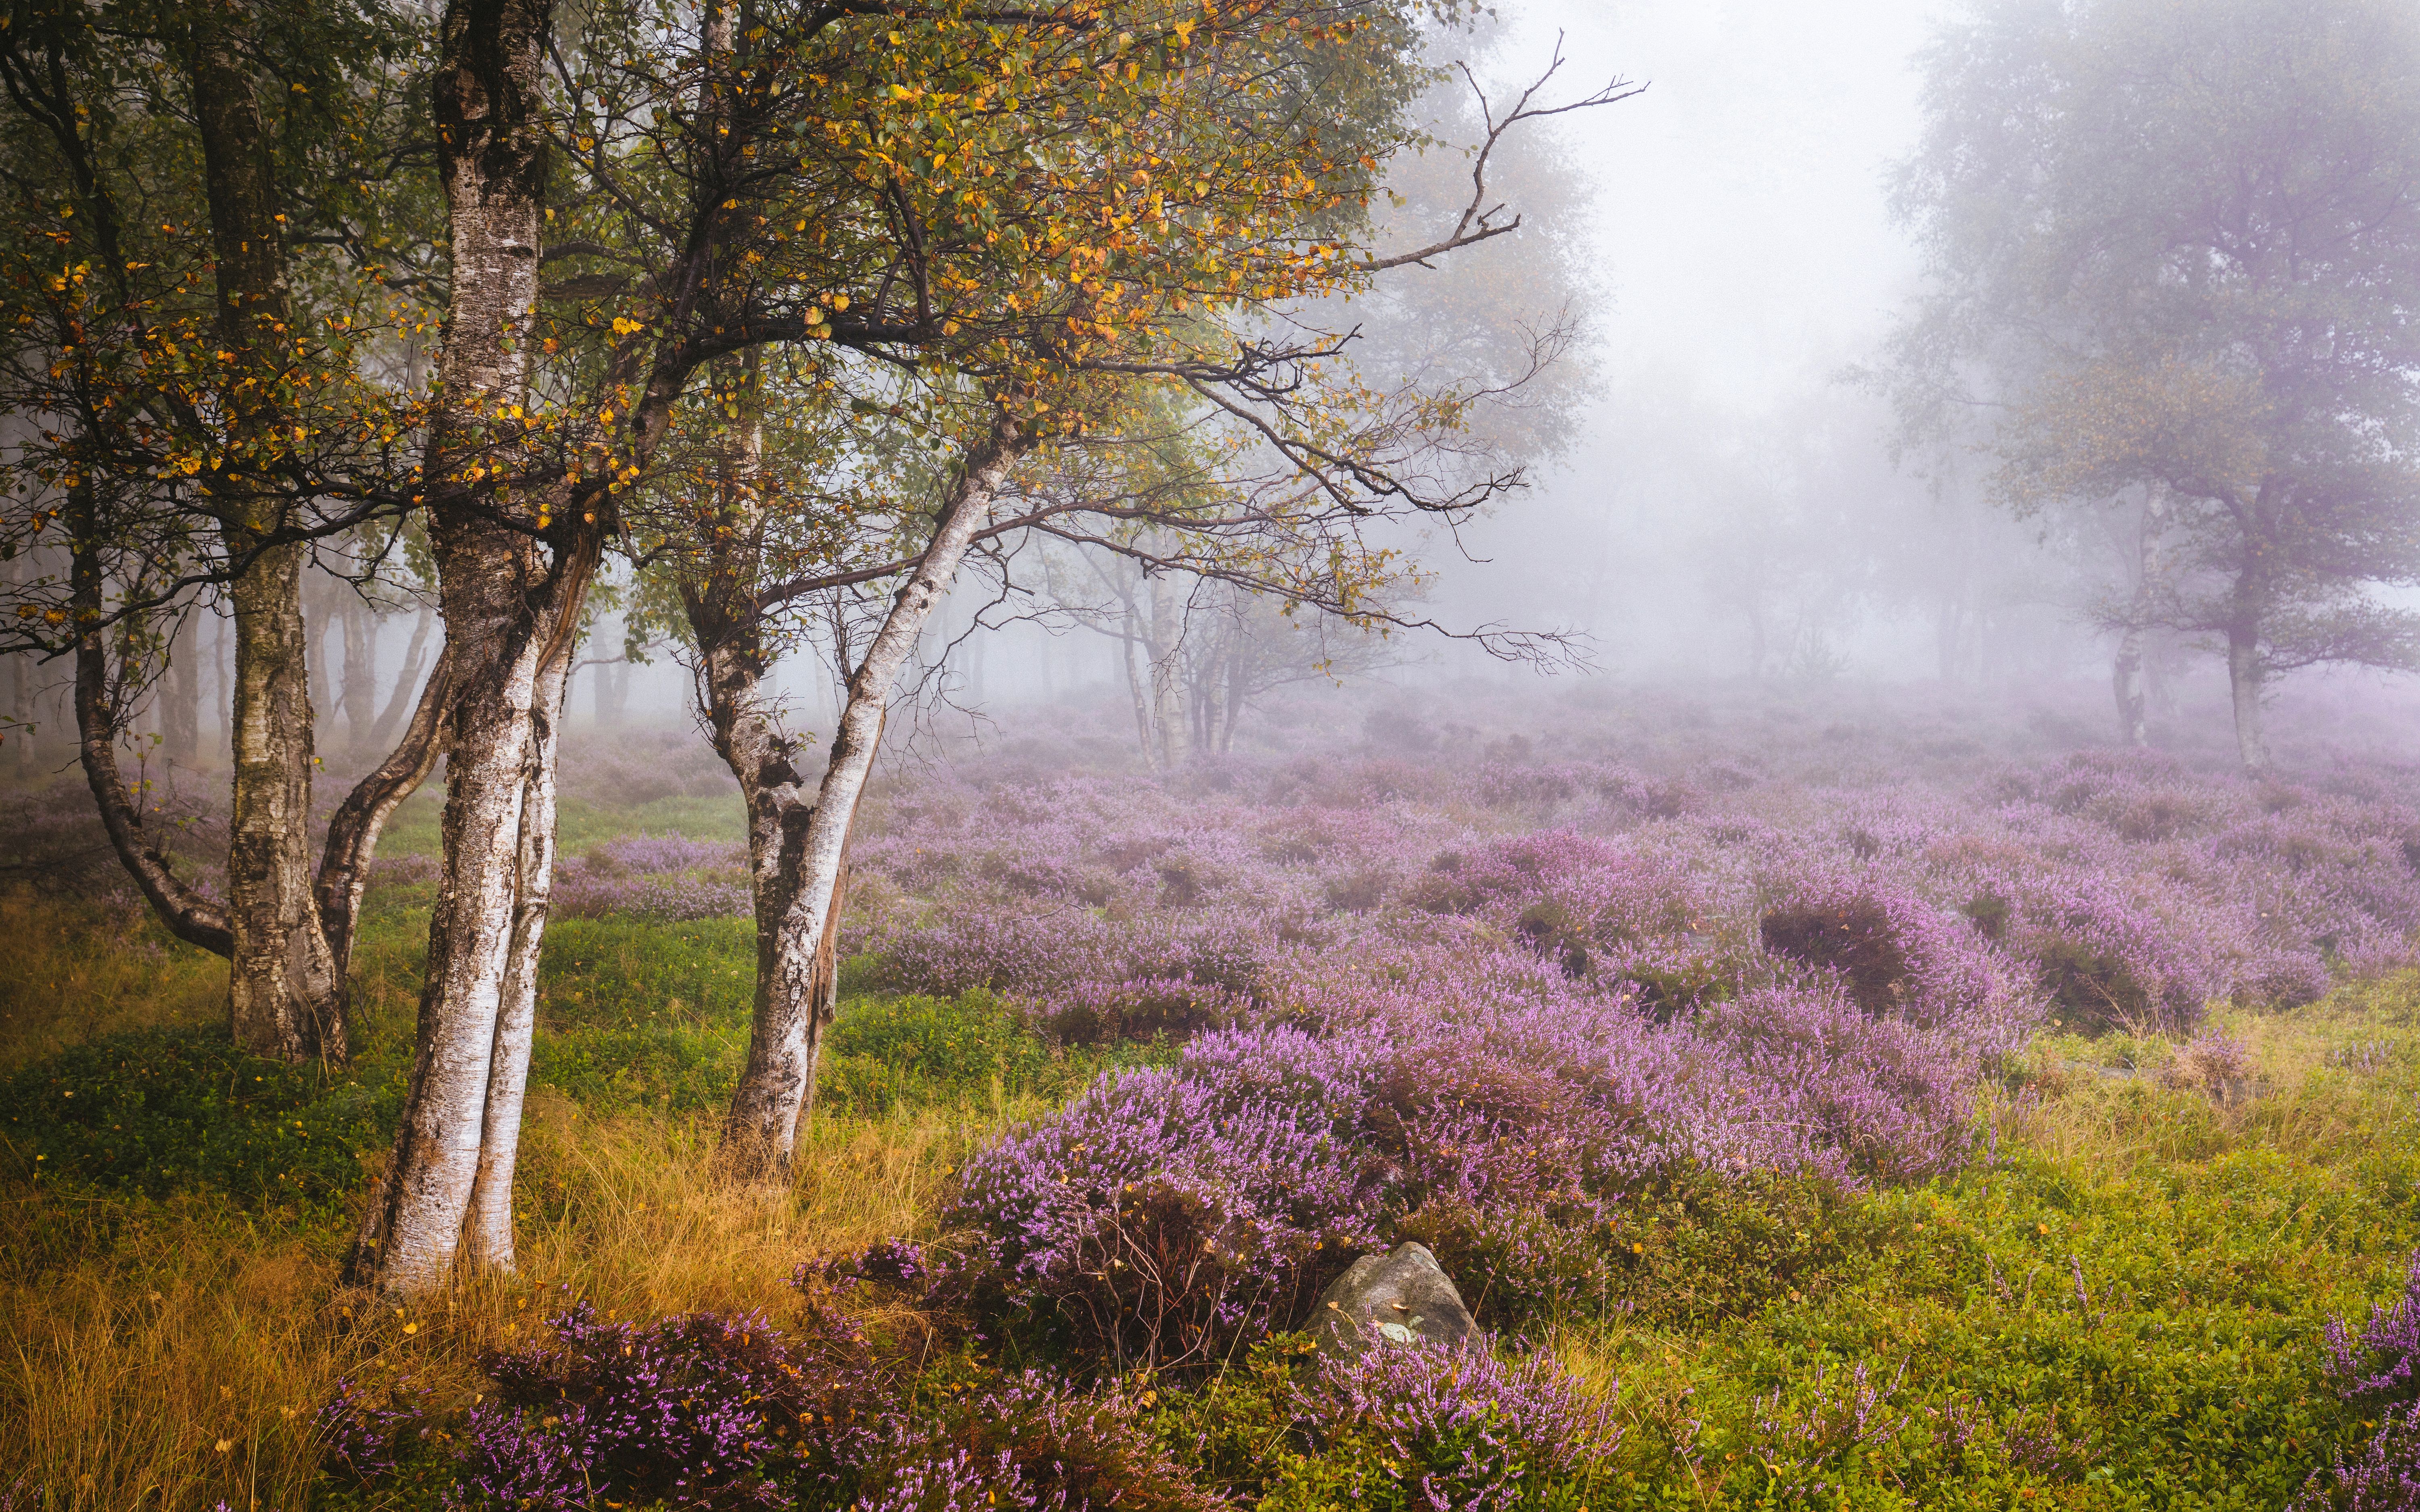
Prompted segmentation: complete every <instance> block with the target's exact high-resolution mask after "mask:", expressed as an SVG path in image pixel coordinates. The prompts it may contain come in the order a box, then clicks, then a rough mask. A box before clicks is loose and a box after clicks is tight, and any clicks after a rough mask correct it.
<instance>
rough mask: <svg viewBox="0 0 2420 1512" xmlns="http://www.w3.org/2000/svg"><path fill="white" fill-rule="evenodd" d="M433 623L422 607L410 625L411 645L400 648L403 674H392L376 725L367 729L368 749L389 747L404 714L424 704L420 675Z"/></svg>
mask: <svg viewBox="0 0 2420 1512" xmlns="http://www.w3.org/2000/svg"><path fill="white" fill-rule="evenodd" d="M436 622H437V611H436V610H435V609H429V608H428V607H427V606H426V605H423V606H422V607H421V610H420V613H419V616H418V617H417V619H416V620H415V621H414V622H413V624H412V626H411V644H410V645H409V646H407V647H405V648H404V653H403V671H399V672H397V673H396V678H395V687H393V688H391V689H389V690H388V693H387V698H386V707H385V708H384V709H381V710H380V712H379V717H378V722H377V723H376V724H373V725H371V726H370V748H371V749H372V750H377V749H379V748H381V747H389V746H390V743H391V742H392V741H393V740H394V739H395V733H396V727H397V726H398V725H400V724H401V723H402V721H403V716H404V711H405V710H407V709H411V708H415V707H417V706H418V705H419V704H421V703H423V702H426V701H427V700H426V689H425V688H424V687H423V686H422V684H421V681H420V674H421V672H422V671H425V670H426V669H427V662H426V656H427V646H428V631H429V628H430V626H431V625H435V624H436Z"/></svg>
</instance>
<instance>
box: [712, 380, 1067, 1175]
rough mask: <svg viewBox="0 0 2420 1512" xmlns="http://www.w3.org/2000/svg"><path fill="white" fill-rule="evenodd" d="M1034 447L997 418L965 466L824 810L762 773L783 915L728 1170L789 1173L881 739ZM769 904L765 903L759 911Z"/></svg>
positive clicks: (765, 955) (838, 737)
mask: <svg viewBox="0 0 2420 1512" xmlns="http://www.w3.org/2000/svg"><path fill="white" fill-rule="evenodd" d="M1027 445H1028V442H1027V441H1026V440H1025V438H1024V437H1023V436H1022V435H1021V434H1020V433H1019V432H1018V430H1017V428H1016V425H1015V424H1014V423H1013V422H1011V421H1010V420H1008V419H1007V418H1006V417H1005V416H998V417H996V418H995V420H994V423H993V426H992V430H991V432H990V434H989V435H988V436H986V437H985V439H984V440H983V441H982V442H981V443H980V444H978V445H976V446H974V447H973V448H971V449H970V452H969V454H968V455H967V457H966V461H965V467H964V470H963V471H961V473H960V474H959V476H958V477H957V479H956V480H955V481H954V484H953V486H951V488H950V490H949V492H948V494H947V495H946V496H945V497H944V498H943V500H942V501H941V508H940V511H939V516H938V517H937V518H936V519H935V521H934V524H933V534H932V539H931V541H930V542H929V544H927V545H926V547H925V548H924V554H923V560H922V561H920V562H919V563H917V566H916V569H915V571H914V572H913V573H911V574H909V576H908V579H907V582H906V583H905V584H904V585H902V586H901V588H900V590H899V592H898V594H897V595H896V596H895V597H894V598H893V599H892V605H891V610H890V612H889V613H888V614H887V615H886V616H885V617H884V619H883V622H882V626H881V628H880V629H879V630H877V631H876V633H875V636H874V639H873V640H872V642H871V643H869V644H868V645H867V647H866V651H865V659H864V660H863V661H862V662H861V663H860V664H859V665H858V667H857V669H856V670H855V671H854V672H853V673H852V674H851V675H850V676H849V679H848V684H847V687H848V696H847V700H846V702H845V704H844V706H843V708H842V710H841V717H840V722H839V729H838V731H837V732H836V733H834V735H833V736H832V743H831V749H830V754H829V756H828V758H827V760H826V763H825V766H824V775H823V781H822V783H821V785H820V786H819V787H818V788H817V789H816V792H815V795H814V802H813V803H812V804H811V805H810V804H804V803H801V802H800V801H799V800H800V798H802V797H803V794H802V793H801V792H800V791H799V785H798V784H797V782H796V781H795V779H794V778H792V777H789V776H788V775H787V774H788V763H787V759H786V753H783V755H782V758H781V759H780V760H778V761H774V762H768V764H766V765H764V766H763V767H761V768H760V771H761V772H762V773H763V774H764V778H763V779H761V781H760V785H761V789H762V791H763V792H764V793H765V795H766V798H767V800H769V801H764V803H763V807H764V810H765V812H766V818H761V819H760V818H759V816H758V813H757V805H756V804H752V806H751V816H750V829H751V832H750V837H749V843H750V849H751V851H752V852H754V851H756V850H757V848H758V847H759V845H760V844H763V843H765V842H766V841H769V840H771V839H772V836H771V835H769V834H767V835H765V836H764V838H763V839H760V826H761V829H763V830H771V829H775V828H778V849H777V850H776V851H775V853H774V854H775V856H777V857H778V861H777V865H776V866H775V868H774V869H773V870H774V872H775V875H774V877H773V878H772V879H771V887H770V890H771V891H772V892H773V894H774V897H773V899H772V900H771V901H773V902H776V903H779V904H780V916H779V919H778V922H777V923H776V924H775V926H774V929H773V932H772V938H771V939H770V940H769V941H768V940H766V939H765V938H764V935H763V928H762V924H761V923H760V925H759V943H758V953H759V961H760V963H761V965H760V970H759V972H758V975H757V989H756V1015H755V1021H754V1022H753V1024H752V1025H751V1026H750V1031H749V1040H748V1065H747V1069H746V1070H745V1071H744V1072H742V1073H741V1076H740V1080H739V1087H738V1089H737V1092H736V1093H735V1094H734V1096H733V1098H732V1103H731V1113H730V1117H729V1118H728V1119H726V1120H725V1122H724V1125H723V1134H722V1149H723V1159H724V1162H725V1165H726V1168H727V1169H729V1170H730V1171H731V1172H732V1173H733V1174H734V1175H735V1176H737V1177H738V1178H741V1179H743V1180H780V1179H783V1178H785V1177H786V1176H787V1175H788V1172H789V1166H790V1158H791V1154H792V1152H793V1151H794V1149H796V1148H797V1141H798V1132H799V1120H800V1119H801V1118H802V1117H803V1116H804V1114H805V1111H806V1109H807V1107H808V1106H809V1104H810V1103H811V1102H812V1100H813V1098H814V1085H815V1062H816V1058H817V1056H818V1054H819V1051H820V1046H821V1041H822V1024H821V1022H819V1018H818V1015H819V1012H820V1011H822V1010H821V1005H822V1004H823V1003H824V1002H825V1001H826V1000H827V999H828V998H829V995H830V990H831V989H830V982H831V981H832V980H833V978H832V972H831V963H832V958H833V932H834V929H835V927H836V920H837V918H838V912H839V907H838V905H839V900H840V887H841V881H842V872H843V868H844V865H845V855H846V851H847V846H848V835H849V829H850V826H851V825H852V824H853V823H854V822H855V820H856V817H857V806H858V801H859V799H860V798H861V797H862V796H863V795H864V792H865V781H866V778H867V776H868V774H869V773H871V771H872V770H873V767H874V756H875V751H876V748H877V747H878V746H879V745H880V743H881V740H882V726H883V721H884V718H885V716H886V713H887V705H888V701H889V699H890V696H891V690H892V687H893V685H895V684H896V682H897V681H898V677H899V671H900V669H901V667H902V666H904V665H905V664H906V662H907V657H908V656H909V655H910V654H911V653H912V652H913V651H914V650H915V647H916V640H917V637H918V636H919V635H920V634H921V633H922V632H923V628H924V625H925V623H926V621H927V620H929V619H930V618H931V616H932V613H933V609H934V607H935V606H936V605H938V604H939V602H940V601H941V599H942V597H943V596H944V595H946V594H948V593H949V590H950V584H951V582H952V580H953V579H954V578H955V577H956V575H957V570H958V564H959V563H960V562H962V561H963V560H964V559H965V556H966V552H967V547H968V545H969V544H970V542H971V541H972V539H973V537H974V533H975V532H977V531H978V530H980V529H982V528H983V525H984V523H985V520H986V519H987V518H988V517H989V516H990V513H991V506H992V501H993V500H994V499H995V498H996V497H997V496H998V495H999V492H1000V489H1001V484H1002V483H1003V481H1004V480H1005V479H1006V478H1007V476H1008V471H1009V469H1010V468H1011V467H1012V466H1013V465H1014V464H1015V462H1016V458H1017V457H1018V456H1020V455H1023V453H1024V452H1025V450H1026V448H1027ZM751 738H755V737H751ZM718 739H720V734H719V733H718ZM726 759H728V758H726ZM737 765H738V764H737V763H735V770H737ZM768 819H770V820H771V821H772V823H770V824H768V822H767V820H768ZM764 906H765V904H764V903H759V907H760V909H762V908H763V907H764ZM759 917H760V919H761V918H762V914H761V913H760V916H759ZM819 975H820V979H821V980H820V981H819Z"/></svg>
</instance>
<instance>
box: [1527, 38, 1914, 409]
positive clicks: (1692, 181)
mask: <svg viewBox="0 0 2420 1512" xmlns="http://www.w3.org/2000/svg"><path fill="white" fill-rule="evenodd" d="M1945 8H1946V6H1945V3H1944V0H1813V3H1810V0H1619V3H1617V0H1509V3H1506V4H1504V5H1503V6H1502V8H1501V10H1502V14H1503V16H1504V19H1505V20H1506V21H1507V23H1509V27H1508V30H1509V32H1510V35H1509V36H1508V37H1507V38H1506V39H1505V42H1504V44H1503V46H1502V47H1501V48H1500V49H1499V51H1498V52H1497V55H1496V57H1495V59H1494V60H1493V65H1494V66H1493V68H1492V69H1491V70H1490V71H1491V72H1493V73H1495V74H1496V75H1497V80H1498V82H1503V81H1509V80H1510V79H1512V76H1513V75H1515V74H1516V73H1519V72H1521V71H1522V70H1524V69H1534V68H1535V67H1536V66H1537V64H1538V63H1539V62H1540V61H1542V60H1543V59H1544V58H1545V57H1546V56H1547V55H1548V54H1550V52H1551V51H1552V49H1553V46H1554V39H1555V33H1556V31H1557V30H1558V29H1560V30H1561V31H1562V32H1563V33H1564V42H1563V50H1564V54H1565V56H1566V57H1567V59H1568V60H1569V61H1568V63H1567V65H1566V67H1565V69H1564V73H1563V75H1562V80H1563V81H1564V82H1565V86H1566V87H1567V88H1568V89H1569V90H1570V91H1573V92H1580V91H1584V90H1585V89H1586V88H1587V87H1589V86H1590V85H1592V84H1594V83H1597V82H1601V81H1602V80H1603V79H1604V78H1605V77H1606V76H1607V75H1610V74H1620V75H1621V76H1622V77H1624V78H1627V79H1631V80H1635V81H1637V82H1640V83H1644V84H1646V85H1648V89H1647V92H1646V93H1645V94H1643V95H1641V96H1639V97H1638V98H1637V99H1635V100H1628V101H1625V102H1623V103H1621V104H1620V105H1616V106H1613V107H1611V108H1609V109H1606V110H1602V111H1593V112H1587V113H1583V114H1582V115H1580V116H1576V117H1573V118H1570V120H1569V124H1568V126H1567V131H1569V133H1570V135H1571V137H1572V139H1574V140H1575V141H1576V142H1579V143H1581V144H1583V150H1582V152H1581V154H1580V156H1581V159H1582V161H1583V162H1584V163H1586V164H1587V165H1588V166H1589V167H1590V169H1591V170H1592V171H1593V172H1594V174H1595V176H1596V177H1597V180H1598V196H1597V220H1598V226H1597V235H1596V237H1595V242H1596V244H1597V245H1598V246H1599V247H1601V248H1602V249H1603V286H1604V288H1605V290H1606V294H1607V295H1608V296H1609V297H1610V304H1609V308H1608V309H1607V310H1606V311H1604V312H1602V315H1603V318H1602V319H1601V321H1600V326H1599V329H1600V331H1601V332H1602V334H1603V336H1604V338H1605V348H1604V359H1605V367H1606V376H1607V378H1608V379H1610V380H1611V381H1610V383H1609V385H1608V386H1609V387H1610V388H1612V389H1614V390H1617V391H1618V390H1619V389H1620V388H1621V387H1623V386H1624V382H1623V380H1624V379H1635V378H1637V376H1638V375H1640V374H1641V373H1675V372H1677V373H1678V374H1685V375H1686V376H1687V377H1688V378H1691V379H1694V380H1695V382H1696V384H1697V386H1698V387H1699V388H1700V389H1701V390H1702V391H1704V392H1707V393H1710V394H1711V393H1720V394H1722V395H1724V396H1725V397H1727V398H1732V399H1735V400H1736V401H1738V402H1741V403H1743V404H1744V405H1745V407H1747V408H1750V409H1761V408H1762V407H1763V404H1764V402H1765V401H1769V400H1770V399H1771V398H1773V397H1774V396H1776V394H1777V393H1780V392H1782V391H1784V390H1787V389H1791V388H1794V387H1796V386H1798V385H1799V384H1801V383H1803V382H1805V381H1806V379H1807V377H1808V376H1809V374H1810V373H1814V372H1821V371H1823V370H1825V369H1828V368H1830V367H1832V366H1835V365H1837V364H1838V363H1841V362H1843V361H1847V360H1850V359H1852V358H1854V357H1855V356H1858V355H1860V354H1861V353H1862V351H1863V350H1864V348H1865V347H1867V345H1868V344H1869V342H1870V340H1871V339H1872V336H1873V334H1874V333H1875V332H1877V331H1879V330H1880V329H1881V327H1882V325H1883V323H1884V321H1885V317H1886V314H1887V312H1888V310H1889V308H1890V307H1891V306H1892V305H1893V304H1894V303H1895V302H1896V301H1898V299H1899V297H1900V295H1901V294H1902V293H1903V292H1904V291H1905V290H1906V289H1907V287H1908V286H1909V282H1910V279H1911V277H1912V275H1913V271H1914V267H1915V261H1914V257H1913V255H1912V254H1911V253H1910V251H1909V250H1908V248H1907V246H1906V243H1905V241H1904V239H1902V238H1901V237H1900V235H1899V234H1898V233H1897V232H1896V231H1895V230H1894V229H1893V227H1892V226H1891V224H1889V220H1888V218H1887V216H1886V214H1885V209H1884V203H1883V176H1884V170H1885V164H1886V163H1887V162H1890V160H1892V159H1894V158H1896V157H1899V156H1900V155H1902V154H1904V153H1905V152H1906V151H1907V150H1908V149H1909V147H1910V146H1911V145H1912V143H1913V141H1914V138H1915V133H1916V87H1917V79H1916V71H1915V69H1914V68H1913V67H1912V65H1911V61H1910V59H1911V54H1914V53H1915V52H1916V50H1917V49H1918V48H1919V47H1921V46H1922V45H1923V44H1924V42H1925V41H1926V39H1928V37H1929V36H1930V34H1931V26H1932V24H1933V21H1934V18H1935V17H1937V16H1939V15H1941V14H1942V13H1944V11H1945ZM1563 98H1570V96H1569V95H1568V94H1566V95H1565V96H1564V97H1563Z"/></svg>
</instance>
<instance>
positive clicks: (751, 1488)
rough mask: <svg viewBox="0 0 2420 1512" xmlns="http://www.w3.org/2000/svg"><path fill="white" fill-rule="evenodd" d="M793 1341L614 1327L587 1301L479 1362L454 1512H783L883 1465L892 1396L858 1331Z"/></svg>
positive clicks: (838, 1329)
mask: <svg viewBox="0 0 2420 1512" xmlns="http://www.w3.org/2000/svg"><path fill="white" fill-rule="evenodd" d="M817 1320H818V1322H819V1324H820V1332H819V1333H818V1334H817V1335H814V1336H812V1337H810V1338H807V1339H800V1338H798V1337H794V1336H792V1335H787V1334H784V1333H783V1332H782V1331H781V1330H779V1329H777V1328H776V1327H774V1326H773V1324H772V1323H771V1322H770V1321H768V1319H765V1318H764V1317H763V1316H762V1315H759V1314H753V1313H746V1314H740V1315H737V1316H735V1317H722V1316H719V1315H716V1314H712V1313H690V1314H684V1315H681V1316H678V1317H674V1318H666V1319H659V1320H658V1321H656V1322H653V1323H648V1324H644V1325H643V1324H635V1323H613V1322H607V1321H605V1320H603V1319H599V1318H598V1317H597V1311H596V1309H595V1308H594V1307H593V1306H591V1305H589V1304H586V1303H584V1302H583V1303H580V1304H575V1305H574V1306H572V1307H571V1308H569V1309H568V1310H566V1312H564V1313H562V1314H561V1315H559V1316H557V1317H555V1318H553V1319H550V1320H549V1326H550V1327H551V1330H552V1333H553V1337H552V1338H551V1339H550V1340H545V1341H540V1342H536V1343H533V1344H529V1345H526V1346H523V1347H521V1348H520V1349H516V1350H503V1351H498V1352H494V1353H491V1354H489V1355H487V1356H485V1357H483V1358H482V1359H481V1361H480V1365H481V1367H482V1368H483V1369H485V1370H486V1371H487V1372H488V1374H489V1375H490V1376H492V1377H493V1378H494V1379H495V1381H496V1385H497V1394H496V1396H495V1398H494V1399H493V1400H490V1401H487V1402H483V1403H481V1404H480V1405H479V1406H477V1407H475V1408H473V1410H472V1412H471V1415H470V1420H469V1422H468V1424H467V1425H466V1427H465V1432H464V1436H465V1439H466V1441H467V1444H466V1448H465V1450H464V1455H463V1463H462V1466H461V1470H460V1474H459V1479H458V1483H457V1487H456V1501H457V1504H462V1505H470V1506H498V1507H573V1506H580V1507H585V1506H588V1505H591V1504H594V1503H596V1502H597V1501H598V1500H599V1499H604V1500H611V1501H620V1502H628V1503H633V1504H650V1503H661V1504H669V1505H672V1506H677V1507H697V1508H708V1507H712V1508H732V1507H759V1506H778V1505H786V1504H788V1503H789V1502H790V1500H791V1493H790V1491H789V1490H788V1489H786V1488H793V1487H796V1486H799V1485H802V1484H807V1485H812V1484H824V1485H832V1484H836V1483H840V1482H843V1481H845V1480H846V1479H847V1477H848V1476H849V1475H850V1474H851V1473H852V1472H853V1471H854V1470H855V1468H856V1467H858V1466H859V1465H861V1464H863V1463H865V1462H866V1461H867V1460H869V1459H870V1458H873V1457H874V1456H875V1455H876V1453H877V1452H879V1448H880V1445H881V1443H882V1433H883V1431H884V1430H883V1427H882V1424H883V1423H884V1422H885V1420H886V1413H885V1409H884V1407H883V1402H884V1400H885V1398H886V1396H889V1395H890V1392H891V1390H892V1386H893V1382H892V1381H889V1380H888V1379H887V1377H886V1372H885V1371H884V1370H883V1369H882V1367H881V1366H879V1365H877V1364H876V1361H875V1360H874V1358H873V1356H872V1353H871V1351H870V1350H868V1349H867V1348H866V1345H865V1341H864V1340H863V1338H862V1337H861V1335H859V1334H858V1333H857V1331H856V1330H855V1329H854V1328H853V1327H852V1326H850V1325H849V1324H847V1323H846V1322H845V1321H843V1320H840V1319H836V1318H831V1317H828V1316H822V1315H817Z"/></svg>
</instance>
